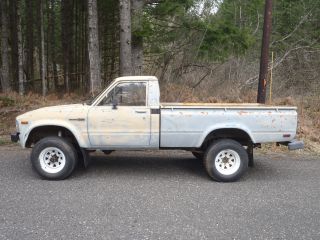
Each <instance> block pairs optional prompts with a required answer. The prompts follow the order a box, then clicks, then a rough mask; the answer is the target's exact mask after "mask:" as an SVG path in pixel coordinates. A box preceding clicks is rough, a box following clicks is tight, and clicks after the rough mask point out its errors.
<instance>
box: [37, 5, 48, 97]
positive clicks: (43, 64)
mask: <svg viewBox="0 0 320 240" xmlns="http://www.w3.org/2000/svg"><path fill="white" fill-rule="evenodd" d="M43 1H44V0H40V21H39V24H40V29H41V30H40V39H41V51H40V52H41V74H40V75H41V80H42V96H46V95H47V79H46V77H47V65H46V58H45V47H44V21H43V20H44V17H43V5H44V3H43Z"/></svg>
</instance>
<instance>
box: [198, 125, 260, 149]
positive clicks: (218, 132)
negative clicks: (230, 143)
mask: <svg viewBox="0 0 320 240" xmlns="http://www.w3.org/2000/svg"><path fill="white" fill-rule="evenodd" d="M223 138H229V139H233V140H235V141H237V142H239V143H240V144H242V145H246V146H248V145H250V144H252V143H254V139H253V138H252V134H250V132H249V131H248V130H245V129H243V128H239V127H227V128H226V127H222V128H215V129H213V130H211V131H209V132H207V134H206V135H205V136H204V137H203V138H202V141H201V144H200V146H201V148H206V147H207V146H208V145H209V144H210V143H211V142H212V141H214V140H216V139H223Z"/></svg>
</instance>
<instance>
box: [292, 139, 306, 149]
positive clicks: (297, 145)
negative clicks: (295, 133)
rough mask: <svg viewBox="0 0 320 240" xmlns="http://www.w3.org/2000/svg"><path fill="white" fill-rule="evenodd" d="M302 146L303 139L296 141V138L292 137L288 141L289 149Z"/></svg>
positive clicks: (301, 147)
mask: <svg viewBox="0 0 320 240" xmlns="http://www.w3.org/2000/svg"><path fill="white" fill-rule="evenodd" d="M303 148H304V142H303V141H298V140H297V139H293V140H291V141H290V142H288V149H289V150H297V149H303Z"/></svg>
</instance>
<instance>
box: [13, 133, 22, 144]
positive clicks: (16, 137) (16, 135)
mask: <svg viewBox="0 0 320 240" xmlns="http://www.w3.org/2000/svg"><path fill="white" fill-rule="evenodd" d="M19 135H20V133H19V132H16V133H13V134H11V142H18V141H19Z"/></svg>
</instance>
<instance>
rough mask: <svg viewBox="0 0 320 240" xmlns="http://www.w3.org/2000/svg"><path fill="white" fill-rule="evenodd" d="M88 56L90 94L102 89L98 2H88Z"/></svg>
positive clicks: (95, 0) (91, 0)
mask: <svg viewBox="0 0 320 240" xmlns="http://www.w3.org/2000/svg"><path fill="white" fill-rule="evenodd" d="M88 54H89V78H90V93H91V94H92V95H93V94H95V93H96V92H97V91H98V90H100V88H101V72H100V52H99V36H98V12H97V0H88Z"/></svg>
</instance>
